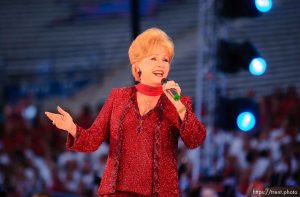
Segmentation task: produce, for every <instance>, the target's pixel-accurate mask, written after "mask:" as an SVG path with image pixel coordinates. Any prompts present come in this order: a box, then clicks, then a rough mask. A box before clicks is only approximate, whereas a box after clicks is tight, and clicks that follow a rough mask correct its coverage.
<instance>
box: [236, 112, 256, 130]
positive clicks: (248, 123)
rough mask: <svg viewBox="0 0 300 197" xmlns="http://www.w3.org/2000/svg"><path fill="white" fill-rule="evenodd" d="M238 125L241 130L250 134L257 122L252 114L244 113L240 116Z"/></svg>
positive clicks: (237, 121)
mask: <svg viewBox="0 0 300 197" xmlns="http://www.w3.org/2000/svg"><path fill="white" fill-rule="evenodd" d="M236 123H237V126H238V128H239V129H240V130H242V131H245V132H248V131H250V130H251V129H253V127H254V126H255V123H256V120H255V117H254V115H253V114H252V113H251V112H243V113H240V114H239V115H238V117H237V120H236Z"/></svg>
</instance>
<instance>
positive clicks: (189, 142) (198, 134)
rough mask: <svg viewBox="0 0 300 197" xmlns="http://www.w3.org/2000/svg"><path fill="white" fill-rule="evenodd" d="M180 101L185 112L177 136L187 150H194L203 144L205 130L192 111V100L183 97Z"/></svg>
mask: <svg viewBox="0 0 300 197" xmlns="http://www.w3.org/2000/svg"><path fill="white" fill-rule="evenodd" d="M181 101H182V103H183V104H184V105H185V107H186V112H185V115H184V119H183V121H182V122H181V125H180V128H179V134H180V137H181V138H182V141H183V142H184V144H185V145H186V146H187V147H188V148H191V149H192V148H196V147H198V146H199V145H201V144H202V143H203V142H204V140H205V137H206V129H205V127H204V125H203V124H202V123H201V122H200V121H199V120H198V119H197V117H196V115H195V114H194V112H193V110H192V100H191V99H190V98H189V97H185V98H184V99H182V100H181Z"/></svg>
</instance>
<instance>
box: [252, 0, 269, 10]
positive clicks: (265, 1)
mask: <svg viewBox="0 0 300 197" xmlns="http://www.w3.org/2000/svg"><path fill="white" fill-rule="evenodd" d="M255 6H256V8H257V9H258V10H259V11H260V12H268V11H269V10H270V9H271V8H272V0H255Z"/></svg>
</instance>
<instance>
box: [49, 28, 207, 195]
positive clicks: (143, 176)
mask: <svg viewBox="0 0 300 197" xmlns="http://www.w3.org/2000/svg"><path fill="white" fill-rule="evenodd" d="M128 54H129V59H130V62H131V65H132V67H131V68H132V69H131V70H132V75H133V77H134V78H135V80H136V81H137V82H139V83H138V84H137V85H135V86H131V87H122V88H113V89H112V91H111V93H110V95H109V97H108V99H107V100H106V102H105V104H104V105H103V107H102V109H101V110H100V112H99V114H98V115H97V117H96V120H95V121H94V122H93V124H92V126H91V127H90V128H88V129H84V128H82V127H81V126H79V125H78V124H75V123H74V122H73V119H72V117H71V116H70V115H69V113H67V112H66V111H64V110H63V109H62V108H60V107H57V110H58V112H59V114H55V113H50V112H45V113H46V115H47V117H48V118H49V119H50V120H51V121H52V122H53V124H54V125H55V126H56V127H58V128H59V129H63V130H65V131H67V132H68V137H67V144H66V146H67V148H68V149H70V150H73V151H83V152H92V151H95V150H96V149H97V148H98V147H99V146H100V145H101V143H102V142H103V141H104V140H106V139H107V138H109V141H110V144H109V149H110V150H109V155H108V159H107V164H106V169H105V172H104V175H103V177H102V181H101V183H100V187H99V189H98V195H100V196H162V197H164V196H167V197H173V196H179V188H178V174H177V148H178V138H179V137H181V139H182V140H183V142H184V143H185V145H186V146H187V147H188V148H196V147H198V146H199V145H201V144H202V143H203V142H204V140H205V137H206V130H205V127H204V125H203V124H202V123H201V122H200V121H199V120H198V119H197V117H196V116H195V114H194V113H193V111H192V101H191V99H190V97H188V96H183V95H181V96H180V99H179V100H177V101H176V100H174V99H173V97H172V95H171V94H170V92H169V90H170V89H171V88H173V89H175V90H176V91H177V92H178V94H179V95H180V93H181V89H180V87H179V85H178V83H176V82H175V81H167V82H166V83H165V84H164V85H161V81H162V79H163V78H166V77H167V76H168V73H169V70H170V62H171V60H172V58H173V55H174V44H173V42H172V40H171V39H170V38H169V36H168V35H167V34H166V33H165V32H163V31H162V30H160V29H158V28H150V29H147V30H146V31H144V32H143V33H141V34H140V35H139V36H138V37H137V38H136V39H135V40H134V41H133V42H132V44H131V46H130V48H129V51H128Z"/></svg>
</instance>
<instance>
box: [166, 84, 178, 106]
mask: <svg viewBox="0 0 300 197" xmlns="http://www.w3.org/2000/svg"><path fill="white" fill-rule="evenodd" d="M171 88H173V89H175V90H176V91H177V93H178V94H179V95H180V93H181V89H180V87H179V85H178V83H176V82H175V81H167V83H165V84H164V85H163V91H164V93H165V95H166V96H167V97H168V99H169V100H170V101H171V102H172V103H173V104H175V103H178V102H181V101H180V100H178V101H175V100H174V99H173V97H172V95H170V94H169V93H168V92H167V90H170V89H171Z"/></svg>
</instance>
